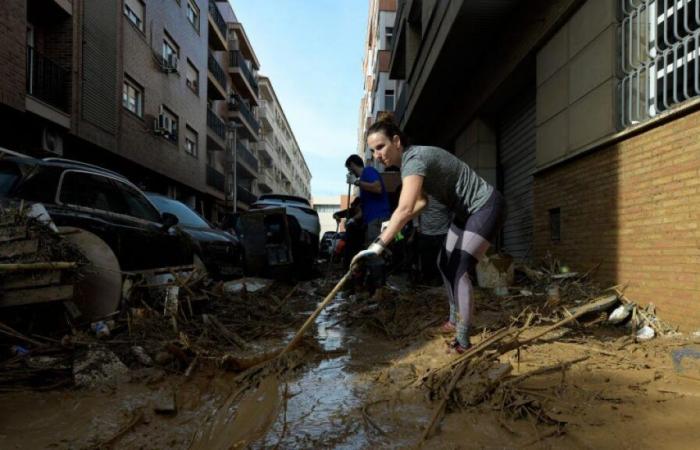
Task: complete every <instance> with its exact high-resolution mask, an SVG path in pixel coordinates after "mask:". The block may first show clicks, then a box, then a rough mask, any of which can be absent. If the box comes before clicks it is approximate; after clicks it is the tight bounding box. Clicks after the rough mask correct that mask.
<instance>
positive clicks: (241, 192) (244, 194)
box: [236, 184, 258, 205]
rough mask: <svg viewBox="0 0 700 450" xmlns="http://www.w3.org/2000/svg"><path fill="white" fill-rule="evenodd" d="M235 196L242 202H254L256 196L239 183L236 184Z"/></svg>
mask: <svg viewBox="0 0 700 450" xmlns="http://www.w3.org/2000/svg"><path fill="white" fill-rule="evenodd" d="M236 197H237V198H238V200H240V201H242V202H243V203H247V204H249V205H250V204H251V203H254V202H255V201H256V200H257V199H258V197H257V196H256V195H254V194H253V193H252V192H250V191H249V190H248V189H246V188H244V187H243V186H241V185H240V184H239V185H238V188H237V192H236Z"/></svg>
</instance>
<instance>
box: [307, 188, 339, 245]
mask: <svg viewBox="0 0 700 450" xmlns="http://www.w3.org/2000/svg"><path fill="white" fill-rule="evenodd" d="M343 197H346V198H347V196H342V195H336V196H325V197H314V199H313V208H314V210H315V211H316V212H317V213H318V220H319V223H320V224H321V233H320V237H323V234H324V233H325V232H326V231H335V230H336V229H338V223H337V222H336V221H335V219H334V218H333V214H334V213H335V212H337V211H339V210H340V205H341V203H343V200H344V199H343Z"/></svg>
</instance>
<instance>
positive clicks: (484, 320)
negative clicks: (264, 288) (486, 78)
mask: <svg viewBox="0 0 700 450" xmlns="http://www.w3.org/2000/svg"><path fill="white" fill-rule="evenodd" d="M336 279H337V278H331V279H329V280H325V281H323V280H322V281H317V282H307V283H304V284H302V285H300V286H299V287H298V288H297V289H296V290H295V292H294V293H293V295H291V296H290V297H289V298H287V299H285V300H282V298H283V297H284V295H285V294H284V293H285V292H288V291H289V290H290V287H291V286H283V287H281V288H280V291H279V293H278V295H275V296H274V298H273V299H269V298H268V297H269V296H268V297H266V296H264V295H258V296H255V295H251V296H248V297H247V298H246V299H245V301H247V302H253V305H250V304H249V305H248V306H247V307H246V308H244V310H245V314H249V312H250V311H251V310H257V309H258V308H256V307H255V305H256V304H258V305H262V303H261V302H271V305H272V306H270V305H269V304H265V306H260V308H259V310H260V311H264V312H265V314H263V315H262V316H261V317H257V316H256V317H248V319H247V320H248V321H249V322H251V323H254V325H255V326H254V327H252V328H250V329H246V330H240V334H241V336H242V339H244V340H245V341H246V342H247V345H246V348H245V349H241V348H239V347H238V346H236V345H233V344H231V345H227V344H225V343H222V342H223V341H222V340H221V338H220V336H219V335H216V334H215V333H214V332H212V331H211V330H210V329H204V328H202V329H199V328H196V327H195V328H193V327H190V328H186V327H185V329H186V330H189V331H188V333H189V334H188V336H187V338H186V340H187V343H188V345H189V347H187V346H184V345H182V344H181V345H180V346H181V348H182V347H187V348H184V350H183V351H185V350H186V352H187V355H186V356H188V357H189V358H193V357H196V358H198V359H197V363H196V364H191V361H190V360H188V361H190V364H184V366H183V365H182V364H180V365H178V362H177V361H175V362H172V361H171V362H169V363H167V364H155V365H154V367H144V366H143V365H140V364H138V362H137V361H134V360H130V359H129V355H128V352H127V351H126V350H125V349H128V348H129V346H131V345H133V344H134V343H135V342H131V341H130V339H136V338H137V337H138V338H139V339H143V336H144V335H148V333H146V332H141V333H139V332H138V329H137V328H138V326H139V325H138V324H133V323H131V324H130V327H136V328H132V329H130V331H131V333H130V334H129V335H130V336H132V337H131V338H129V335H121V336H115V337H114V340H115V341H117V343H112V344H109V341H106V342H105V343H103V345H107V346H108V347H110V348H113V350H114V352H115V353H116V354H117V355H119V356H120V357H121V358H122V359H123V360H125V362H127V363H128V364H127V365H128V367H129V371H128V374H127V376H126V377H125V378H124V380H123V381H121V382H115V383H112V384H105V385H102V386H99V387H95V388H92V389H88V388H76V387H62V388H56V389H51V390H46V391H38V390H36V389H27V388H22V389H16V390H13V389H7V390H6V392H3V393H0V448H3V449H15V448H17V449H23V448H56V449H61V448H71V449H72V448H148V449H151V448H175V449H187V448H197V449H216V448H243V447H247V446H249V447H252V448H331V447H332V448H403V447H413V446H417V445H421V444H422V445H425V446H426V447H430V448H526V447H530V448H543V447H544V448H635V449H644V448H678V449H688V448H697V445H698V442H700V427H698V424H699V423H700V422H699V421H700V419H698V414H697V413H698V411H700V359H699V357H700V337H694V336H693V335H692V334H691V335H689V334H679V335H675V336H672V337H658V338H656V339H654V340H652V341H649V342H644V343H637V342H635V341H634V339H632V338H631V337H630V336H629V335H630V333H629V331H628V330H626V329H625V328H624V327H611V326H606V325H605V324H603V323H598V324H592V325H589V326H586V324H585V323H582V322H581V323H577V324H572V325H571V326H568V327H565V328H560V329H557V330H555V331H553V332H552V333H550V334H547V335H545V336H543V337H542V338H541V339H538V340H536V341H534V342H532V343H530V344H527V345H525V346H523V347H520V348H519V349H518V350H511V351H508V352H505V353H503V354H495V355H494V354H492V355H491V356H489V358H490V359H488V358H487V359H486V360H482V362H483V363H484V364H486V365H485V367H487V368H490V369H489V370H491V371H498V368H499V367H508V365H510V366H512V370H511V371H510V373H507V374H504V375H507V376H505V377H503V378H499V379H498V380H497V382H494V383H493V385H489V386H490V387H489V388H485V386H486V385H488V384H489V382H488V376H489V375H488V373H491V372H484V371H479V370H476V369H474V370H471V369H470V370H467V371H466V375H464V377H463V378H461V379H460V381H459V382H458V383H457V385H456V387H455V390H454V391H452V392H451V401H450V402H448V403H447V411H446V414H445V415H444V416H441V417H440V418H439V420H438V424H439V425H438V427H437V428H436V431H435V432H434V433H432V434H431V435H430V436H428V437H427V440H426V441H423V434H424V431H425V428H426V426H427V425H428V424H429V423H430V421H431V419H432V417H433V415H434V413H435V410H436V408H437V407H438V405H439V404H440V403H439V402H440V400H441V399H442V398H443V397H444V394H445V392H447V383H444V384H440V382H438V383H437V384H435V380H433V382H432V384H431V383H427V382H426V380H425V379H424V378H423V376H424V375H425V374H426V373H428V371H430V370H434V369H436V368H439V367H442V366H445V365H446V364H448V363H449V362H450V361H452V360H454V358H456V356H455V355H454V354H448V353H446V345H445V339H446V337H445V336H441V335H439V334H438V333H437V332H436V328H437V326H438V325H439V324H440V323H442V322H443V321H444V320H445V318H446V315H447V302H446V298H445V296H444V294H443V292H442V290H441V289H436V288H433V289H430V288H421V287H410V286H408V285H407V284H406V283H405V282H404V281H403V280H401V279H399V278H395V279H392V280H391V281H390V285H389V287H387V288H385V289H384V290H383V291H381V292H380V293H378V294H376V295H375V296H374V297H373V298H367V296H366V295H362V294H360V295H351V294H349V293H347V292H346V293H343V294H341V295H339V296H338V297H337V298H336V299H335V301H334V302H333V303H332V304H331V305H330V306H329V307H328V308H327V309H326V310H325V311H324V312H323V313H322V314H321V315H320V316H319V318H318V320H317V321H316V326H315V328H314V329H313V330H312V331H310V333H309V336H308V338H307V339H305V340H304V341H303V342H302V345H300V347H299V348H298V349H297V350H295V351H293V352H292V353H290V354H289V355H287V356H285V357H283V358H281V359H279V360H274V361H273V362H271V363H267V364H265V363H263V364H260V365H258V366H254V367H253V368H251V369H248V370H246V371H244V372H234V371H232V370H230V369H231V367H230V365H227V362H226V361H227V359H226V358H225V355H226V354H230V355H233V356H234V357H235V358H242V357H246V356H248V357H253V356H255V355H260V354H264V353H269V352H271V351H274V350H275V349H279V348H281V347H283V345H284V344H285V343H286V342H288V341H289V340H290V339H291V336H292V335H293V334H294V332H295V331H296V329H297V328H298V327H299V326H300V325H301V323H302V322H303V320H304V319H305V317H307V316H308V314H309V313H310V312H311V311H312V310H313V309H314V308H315V306H316V304H317V303H318V302H319V301H321V300H322V298H323V297H324V295H325V294H326V293H327V292H329V291H330V290H331V288H332V287H333V283H334V281H335V280H336ZM238 301H241V300H240V299H239V300H238ZM255 302H258V303H255ZM282 302H284V304H282ZM537 302H540V300H537V299H536V298H534V297H522V298H509V299H501V298H496V297H493V296H491V295H490V294H488V293H484V292H480V294H479V301H478V302H477V311H478V313H477V323H476V326H475V329H476V330H477V332H478V334H477V335H475V336H474V337H473V341H474V343H478V342H480V340H482V339H484V338H486V337H488V336H491V335H492V334H493V332H494V331H495V330H497V329H500V328H501V327H503V326H506V325H508V324H509V323H512V322H513V320H514V319H516V316H517V315H518V314H519V312H521V311H523V310H524V309H525V308H526V307H527V306H530V307H532V305H533V304H535V303H537ZM282 311H286V313H287V314H288V315H284V314H282ZM231 314H233V313H231V312H224V311H222V314H221V316H222V318H221V322H223V323H225V324H234V323H244V319H246V318H240V317H235V315H231ZM196 315H197V313H196V311H195V313H194V316H196ZM266 316H269V317H270V318H271V319H270V320H269V321H267V320H266ZM538 317H539V316H538ZM246 323H248V322H246ZM549 325H551V321H547V320H535V321H533V322H532V323H531V325H530V326H529V327H527V328H526V330H525V331H524V332H523V334H522V337H523V338H527V337H528V336H534V335H536V334H537V333H538V332H539V331H540V330H543V329H544V328H545V327H546V326H549ZM140 326H145V327H148V328H149V329H151V331H153V329H154V328H157V327H155V326H154V325H153V324H152V323H151V324H150V325H149V324H148V323H146V324H142V325H140ZM231 326H232V325H231ZM168 329H169V328H168V326H165V327H163V328H162V330H163V331H162V332H163V333H166V332H167V331H166V330H168ZM177 338H178V336H177V334H173V336H170V337H169V339H177ZM179 339H184V338H182V337H180V338H179ZM119 342H122V343H121V344H120V343H119ZM161 345H162V343H158V345H156V344H152V345H151V346H150V347H149V345H144V347H145V348H146V350H147V352H149V353H150V354H152V355H153V354H154V353H156V351H157V350H158V349H159V348H160V347H159V346H161ZM120 346H121V347H120ZM583 357H587V359H585V360H581V361H579V362H576V363H574V364H572V365H571V367H569V368H568V369H561V370H555V371H554V372H548V373H545V374H543V375H533V376H530V377H528V378H526V379H524V380H522V381H518V382H517V383H516V382H512V383H510V384H508V383H509V381H508V380H511V381H512V380H513V379H514V378H516V377H517V376H518V375H520V374H526V373H528V372H530V371H533V370H537V369H540V368H543V367H547V366H551V365H556V364H558V363H561V362H563V361H575V360H578V359H581V358H583ZM185 366H187V367H185ZM189 366H192V367H189ZM184 369H189V370H184ZM185 372H187V374H185ZM447 375H451V373H448V374H447ZM449 379H451V376H445V380H449ZM484 380H487V381H484ZM504 386H508V387H507V388H506V387H504ZM475 394H478V395H475ZM173 402H174V405H175V408H173ZM163 405H166V406H163ZM156 409H158V410H161V411H160V412H157V411H156ZM162 410H164V411H162Z"/></svg>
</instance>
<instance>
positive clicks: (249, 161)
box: [236, 141, 259, 177]
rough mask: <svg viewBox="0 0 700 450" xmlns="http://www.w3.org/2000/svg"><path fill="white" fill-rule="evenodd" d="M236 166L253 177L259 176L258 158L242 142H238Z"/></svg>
mask: <svg viewBox="0 0 700 450" xmlns="http://www.w3.org/2000/svg"><path fill="white" fill-rule="evenodd" d="M236 165H237V166H239V167H241V168H242V169H244V170H245V171H246V172H248V173H249V174H250V175H251V176H252V177H256V176H257V175H258V170H259V164H258V158H256V157H255V155H254V154H253V153H252V152H251V151H250V150H249V149H248V147H247V146H246V145H245V144H243V143H242V142H241V141H238V142H236Z"/></svg>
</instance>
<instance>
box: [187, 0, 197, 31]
mask: <svg viewBox="0 0 700 450" xmlns="http://www.w3.org/2000/svg"><path fill="white" fill-rule="evenodd" d="M187 20H189V21H190V23H191V24H192V26H193V27H194V29H195V30H197V31H199V8H198V7H197V5H196V4H195V2H194V0H187Z"/></svg>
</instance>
